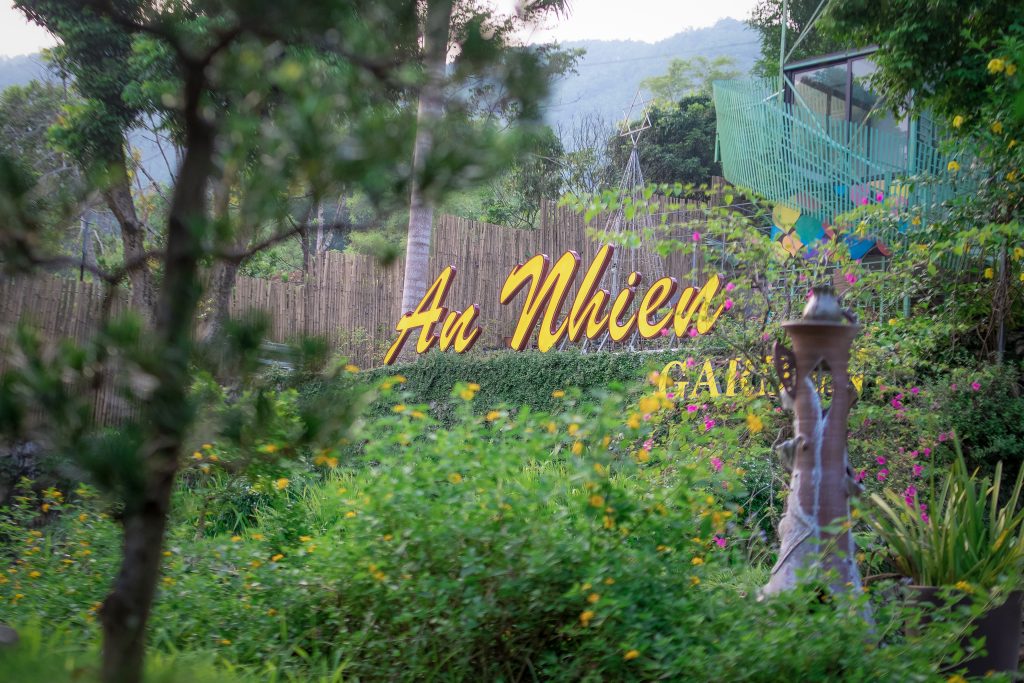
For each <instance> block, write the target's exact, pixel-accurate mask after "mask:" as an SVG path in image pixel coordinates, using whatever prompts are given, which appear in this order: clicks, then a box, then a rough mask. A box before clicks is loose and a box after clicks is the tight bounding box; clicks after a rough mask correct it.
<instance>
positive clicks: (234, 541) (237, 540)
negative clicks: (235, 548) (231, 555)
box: [231, 536, 242, 543]
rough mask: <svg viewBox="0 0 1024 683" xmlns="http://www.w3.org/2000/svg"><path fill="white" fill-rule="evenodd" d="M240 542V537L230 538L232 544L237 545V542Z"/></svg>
mask: <svg viewBox="0 0 1024 683" xmlns="http://www.w3.org/2000/svg"><path fill="white" fill-rule="evenodd" d="M241 540H242V537H241V536H232V537H231V542H232V543H238V542H239V541H241Z"/></svg>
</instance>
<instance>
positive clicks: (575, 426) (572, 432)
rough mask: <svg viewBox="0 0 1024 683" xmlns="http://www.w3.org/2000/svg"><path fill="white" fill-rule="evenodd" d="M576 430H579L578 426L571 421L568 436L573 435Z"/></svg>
mask: <svg viewBox="0 0 1024 683" xmlns="http://www.w3.org/2000/svg"><path fill="white" fill-rule="evenodd" d="M578 431H580V426H579V425H578V424H575V423H573V424H571V425H569V436H573V435H574V434H576V432H578Z"/></svg>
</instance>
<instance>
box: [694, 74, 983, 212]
mask: <svg viewBox="0 0 1024 683" xmlns="http://www.w3.org/2000/svg"><path fill="white" fill-rule="evenodd" d="M714 99H715V109H716V112H717V116H718V137H719V141H718V143H719V150H720V157H721V161H722V171H723V175H724V176H725V178H726V179H727V180H728V181H729V182H731V183H733V184H734V185H737V186H740V187H744V188H747V189H750V190H753V191H754V192H756V193H757V194H759V195H762V196H764V197H765V198H766V199H768V200H769V201H772V202H775V203H778V204H783V205H785V206H789V207H791V208H794V209H799V210H800V211H801V212H802V213H806V214H811V215H814V216H817V217H819V218H821V219H822V220H823V221H825V222H828V223H831V222H832V221H833V220H834V219H835V217H836V216H838V215H841V214H844V213H847V212H849V211H850V210H852V209H854V208H856V207H857V206H858V205H859V204H868V203H875V202H879V201H886V202H887V203H889V204H893V205H896V206H912V207H921V208H928V207H934V206H937V205H939V204H941V203H942V202H944V201H946V200H948V199H950V198H952V197H954V196H956V195H957V194H960V193H962V192H964V191H966V190H968V189H969V188H968V185H969V184H968V183H967V182H965V180H964V176H963V174H962V173H961V174H960V175H959V176H958V175H957V174H954V173H951V172H950V171H948V170H947V164H948V163H949V161H950V160H951V159H952V157H950V156H947V155H945V154H944V153H943V152H942V151H940V149H939V131H938V130H937V129H936V127H935V126H934V125H933V124H932V122H931V121H930V120H928V119H927V118H924V117H922V118H920V119H917V120H914V121H912V122H911V123H910V130H909V133H907V132H894V131H888V130H878V129H876V128H873V127H871V126H868V125H858V124H856V123H851V122H848V121H846V120H842V119H837V118H832V117H826V116H824V115H822V114H819V113H816V112H814V111H812V110H811V109H810V108H809V107H807V106H806V105H805V104H804V103H802V102H801V101H800V99H799V97H798V96H797V97H796V101H795V102H793V103H790V104H787V103H784V102H783V101H782V92H781V90H780V89H779V88H777V87H776V83H775V82H774V81H766V80H756V79H755V80H730V81H716V82H715V83H714ZM961 163H962V165H963V166H964V167H965V170H966V165H967V164H966V163H965V162H961ZM926 178H927V179H928V180H927V182H925V181H924V179H926Z"/></svg>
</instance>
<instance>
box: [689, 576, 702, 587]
mask: <svg viewBox="0 0 1024 683" xmlns="http://www.w3.org/2000/svg"><path fill="white" fill-rule="evenodd" d="M699 584H700V578H698V577H696V576H691V577H690V585H691V586H696V585H699Z"/></svg>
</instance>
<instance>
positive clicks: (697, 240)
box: [693, 232, 700, 242]
mask: <svg viewBox="0 0 1024 683" xmlns="http://www.w3.org/2000/svg"><path fill="white" fill-rule="evenodd" d="M693 241H694V242H700V233H699V232H695V233H693Z"/></svg>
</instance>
